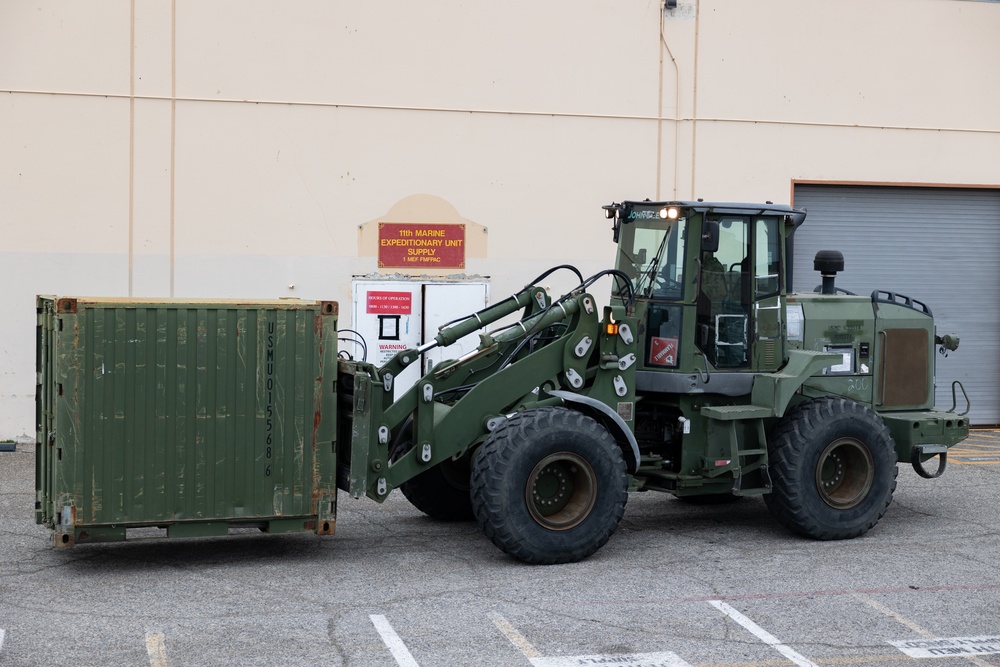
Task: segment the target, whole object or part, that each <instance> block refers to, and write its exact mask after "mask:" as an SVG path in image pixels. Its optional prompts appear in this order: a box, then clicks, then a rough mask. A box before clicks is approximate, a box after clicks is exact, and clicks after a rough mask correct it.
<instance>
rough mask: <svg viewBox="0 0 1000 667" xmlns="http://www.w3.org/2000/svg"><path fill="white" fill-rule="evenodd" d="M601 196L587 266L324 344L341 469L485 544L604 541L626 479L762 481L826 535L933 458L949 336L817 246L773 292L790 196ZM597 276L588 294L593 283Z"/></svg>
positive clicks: (578, 547) (556, 553)
mask: <svg viewBox="0 0 1000 667" xmlns="http://www.w3.org/2000/svg"><path fill="white" fill-rule="evenodd" d="M604 210H605V214H606V216H607V217H608V219H610V220H611V221H612V234H613V239H614V241H615V243H616V244H617V262H616V267H615V268H614V269H611V270H607V271H602V272H600V273H598V274H596V275H595V276H592V277H589V278H586V279H584V278H583V276H582V275H581V274H580V272H579V271H577V270H576V269H575V268H573V267H570V266H559V267H555V268H554V269H552V270H551V271H550V272H547V273H545V274H543V275H541V276H539V277H538V278H536V279H535V280H534V281H532V282H531V283H529V284H528V285H527V286H526V287H524V288H523V289H522V290H520V291H519V292H517V293H516V294H514V295H512V296H510V297H509V298H507V299H505V300H503V301H500V302H498V303H496V304H494V305H492V306H489V307H487V308H485V309H483V310H481V311H479V312H477V313H474V314H473V315H470V316H469V317H466V318H464V319H461V320H458V321H455V322H452V323H450V324H448V325H446V326H444V327H442V328H441V329H440V330H439V333H438V334H437V336H436V337H435V338H434V340H431V341H428V342H426V343H425V344H424V345H422V346H420V347H418V348H415V349H408V350H404V351H401V352H399V353H398V354H396V355H395V356H394V357H393V358H392V359H391V360H389V361H388V362H387V363H385V364H384V365H382V366H375V365H373V364H370V363H366V362H364V361H356V360H342V361H340V363H339V369H338V394H339V395H338V400H339V403H340V407H339V409H338V416H337V429H338V434H337V458H338V461H337V466H338V469H337V486H338V488H340V489H342V490H345V491H348V492H349V493H350V494H351V495H352V496H354V497H361V496H368V497H370V498H373V499H375V500H377V501H383V500H385V498H386V497H387V496H388V495H389V493H390V492H391V491H392V490H393V489H395V488H400V489H401V491H402V492H403V493H404V494H405V496H406V497H407V498H408V499H409V500H410V502H412V503H413V505H415V506H416V507H417V508H419V509H420V510H421V511H423V512H424V513H426V514H428V515H430V516H431V517H436V518H439V519H462V518H472V517H475V519H476V520H477V521H478V523H479V524H480V526H481V527H482V529H483V531H484V532H485V533H486V535H487V536H488V537H489V538H490V539H491V540H492V541H493V542H494V543H495V544H496V545H497V546H498V547H499V548H500V549H502V550H503V551H505V552H507V553H508V554H510V555H511V556H513V557H514V558H517V559H519V560H522V561H525V562H528V563H539V564H547V563H565V562H572V561H578V560H580V559H583V558H586V557H587V556H589V555H591V554H592V553H594V552H595V551H596V550H597V549H599V548H600V547H601V546H602V545H603V544H605V543H606V542H607V540H608V539H609V538H610V536H611V535H612V534H613V533H614V531H615V529H616V527H617V526H618V523H619V521H620V519H621V517H622V515H623V512H624V509H625V504H626V501H627V499H628V494H629V492H637V491H664V492H667V493H671V494H673V495H675V496H677V497H678V498H681V499H684V500H690V501H693V502H727V501H730V500H737V499H739V498H741V497H744V496H756V495H761V496H763V498H764V501H765V503H766V505H767V507H768V509H769V510H770V512H771V514H772V515H773V516H774V517H775V518H776V519H777V520H778V521H779V522H780V523H781V524H782V525H784V526H786V527H787V528H789V529H790V530H792V531H793V532H795V533H798V534H801V535H803V536H807V537H811V538H815V539H820V540H834V539H845V538H852V537H857V536H859V535H862V534H864V533H865V532H866V531H868V530H869V529H871V528H872V527H873V526H874V525H875V524H876V523H877V522H878V521H879V519H880V518H881V517H882V516H883V514H884V513H885V512H886V509H887V508H888V507H889V504H890V502H891V500H892V494H893V491H894V489H895V486H896V475H897V463H898V462H904V463H911V464H912V466H913V468H914V469H915V470H916V471H917V473H918V474H920V475H922V476H924V477H936V476H939V475H940V474H941V473H942V472H943V471H944V468H945V465H946V456H947V450H948V448H949V447H951V446H952V445H954V444H956V443H958V442H959V441H961V440H962V439H963V438H965V437H967V436H968V432H969V424H968V420H967V419H966V418H965V415H966V414H967V413H968V408H967V407H966V409H965V411H964V412H961V413H959V412H957V411H956V410H957V407H956V405H955V403H957V401H953V405H952V407H951V409H950V410H943V409H936V408H935V407H934V390H935V348H939V351H941V352H946V351H951V350H955V349H956V348H957V347H958V337H957V336H954V335H945V336H938V335H937V333H936V331H935V327H934V320H933V317H932V314H931V310H930V308H929V307H928V306H927V305H926V304H924V303H922V302H920V301H918V300H916V299H913V298H910V297H907V296H904V295H901V294H898V293H894V292H888V291H882V290H876V291H874V292H872V294H871V295H870V296H859V295H856V294H852V293H850V292H846V291H845V290H842V289H839V288H837V287H836V285H835V278H836V274H837V273H838V272H839V271H841V270H843V268H844V258H843V256H842V255H841V254H840V253H839V252H835V251H822V252H820V253H819V254H817V256H816V258H815V268H816V270H818V271H819V272H820V273H821V286H820V287H818V288H817V290H816V291H815V292H808V293H802V292H799V293H788V292H787V285H788V282H789V280H788V276H789V275H790V271H789V266H788V260H787V254H786V245H787V244H786V242H787V241H788V240H789V238H790V237H791V236H792V234H793V232H794V231H795V229H796V228H797V227H798V226H799V225H801V224H802V222H803V221H804V219H805V212H804V211H802V210H797V209H793V208H790V207H788V206H780V205H773V204H770V203H768V204H734V203H710V202H703V201H696V202H651V201H648V200H646V201H624V202H621V203H613V204H610V205H608V206H605V207H604ZM552 271H573V272H575V273H576V278H577V279H578V281H579V283H578V286H577V287H576V288H575V289H573V290H572V291H570V292H569V293H568V294H566V295H564V296H561V297H559V298H556V299H552V298H550V297H549V295H548V294H547V293H546V291H545V290H544V289H543V288H542V287H540V286H539V285H540V284H541V282H542V281H543V280H544V279H545V278H546V277H547V276H548V275H549V274H550V273H551V272H552ZM601 279H609V280H610V282H611V283H612V285H613V289H612V292H611V295H610V299H609V305H606V306H599V305H598V301H597V299H596V298H595V297H594V296H593V294H592V293H591V292H590V291H589V290H590V289H591V287H592V286H593V285H594V284H595V283H596V282H597V281H598V280H601ZM511 320H512V321H511ZM490 325H494V327H495V328H494V329H493V330H491V331H490V332H489V333H480V334H479V336H480V344H479V346H478V348H477V349H476V350H474V351H472V352H471V353H468V354H466V355H465V356H463V357H461V358H459V359H453V360H448V361H444V362H441V363H439V364H437V365H436V366H435V367H434V368H433V369H432V370H431V371H430V372H428V373H427V374H426V375H424V376H423V377H422V378H421V379H420V380H419V381H418V382H417V383H416V384H415V385H414V386H413V387H412V388H411V389H409V390H408V391H407V392H405V393H404V394H403V395H402V396H400V397H399V398H398V400H394V399H393V386H394V382H395V380H396V378H398V377H399V375H400V373H401V372H402V371H403V369H405V368H406V367H407V366H409V365H410V364H413V363H415V362H416V361H417V360H418V359H419V358H420V356H421V354H422V353H424V352H426V351H427V350H429V349H431V348H433V347H436V346H447V345H450V344H451V343H453V342H455V341H457V340H458V339H460V338H462V337H464V336H466V335H469V334H472V333H474V332H476V331H479V330H481V329H483V328H484V327H488V326H490ZM957 389H961V385H960V384H959V383H957V382H956V383H955V384H954V385H953V387H952V393H953V396H955V393H956V390H957ZM961 391H962V394H963V395H964V394H965V392H964V389H961ZM966 405H968V398H967V396H966ZM935 457H937V459H938V461H937V463H936V465H933V464H932V465H931V466H930V467H931V468H933V469H932V470H928V468H927V467H925V466H926V465H927V464H928V461H929V460H930V459H932V458H935Z"/></svg>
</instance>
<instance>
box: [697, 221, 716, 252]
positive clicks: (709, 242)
mask: <svg viewBox="0 0 1000 667" xmlns="http://www.w3.org/2000/svg"><path fill="white" fill-rule="evenodd" d="M718 250H719V221H718V220H705V222H703V223H702V227H701V251H702V252H718Z"/></svg>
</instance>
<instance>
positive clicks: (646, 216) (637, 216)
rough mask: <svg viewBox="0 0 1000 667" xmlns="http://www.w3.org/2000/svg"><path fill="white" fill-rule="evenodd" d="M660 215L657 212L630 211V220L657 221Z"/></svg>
mask: <svg viewBox="0 0 1000 667" xmlns="http://www.w3.org/2000/svg"><path fill="white" fill-rule="evenodd" d="M659 217H660V216H659V214H658V213H657V212H656V211H634V210H633V211H629V212H628V219H629V220H655V219H657V218H659Z"/></svg>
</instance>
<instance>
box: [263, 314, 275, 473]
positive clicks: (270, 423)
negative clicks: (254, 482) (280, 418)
mask: <svg viewBox="0 0 1000 667" xmlns="http://www.w3.org/2000/svg"><path fill="white" fill-rule="evenodd" d="M264 391H265V393H266V405H265V408H264V447H265V449H264V457H265V462H266V464H267V465H266V466H265V467H264V477H270V476H271V454H272V451H271V450H272V447H274V322H268V323H267V346H266V352H265V356H264Z"/></svg>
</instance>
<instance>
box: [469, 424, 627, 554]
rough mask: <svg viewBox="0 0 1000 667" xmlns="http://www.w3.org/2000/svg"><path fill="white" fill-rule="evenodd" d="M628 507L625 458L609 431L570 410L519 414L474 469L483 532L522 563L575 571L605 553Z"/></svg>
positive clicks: (475, 497) (476, 506)
mask: <svg viewBox="0 0 1000 667" xmlns="http://www.w3.org/2000/svg"><path fill="white" fill-rule="evenodd" d="M627 501H628V476H627V474H626V472H625V461H624V459H623V458H622V453H621V450H620V449H619V448H618V445H617V443H616V442H615V440H614V438H612V437H611V434H610V433H608V431H607V429H605V428H604V427H603V426H601V425H600V424H598V423H597V422H596V421H594V420H593V419H591V418H590V417H587V416H585V415H582V414H580V413H579V412H575V411H573V410H568V409H566V408H539V409H536V410H528V411H525V412H521V413H518V414H516V415H514V416H513V417H511V418H510V419H508V420H506V421H505V422H504V423H503V425H501V426H500V428H498V429H497V430H496V431H494V432H493V433H491V434H490V436H489V437H488V438H487V440H486V442H485V443H484V444H483V446H482V447H480V448H479V451H478V452H477V454H476V457H475V460H474V461H473V464H472V507H473V510H474V512H475V515H476V520H477V521H478V522H479V525H480V527H482V529H483V532H484V533H486V536H487V537H489V538H490V539H491V540H492V541H493V543H494V544H495V545H497V546H498V547H500V549H502V550H503V551H504V552H506V553H507V554H510V555H511V556H513V557H514V558H517V559H518V560H521V561H524V562H526V563H532V564H538V565H550V564H554V563H573V562H576V561H579V560H583V559H584V558H586V557H587V556H589V555H591V554H593V553H594V552H595V551H597V550H598V549H600V548H601V547H602V546H603V545H604V544H605V543H606V542H607V541H608V539H609V538H610V537H611V535H612V533H614V532H615V529H616V528H617V527H618V522H619V521H621V518H622V514H624V512H625V503H626V502H627Z"/></svg>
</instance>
